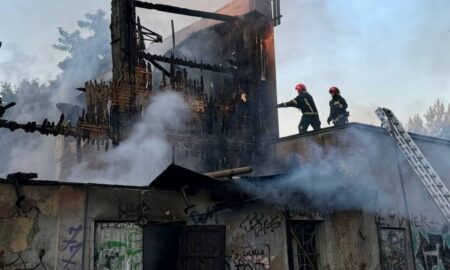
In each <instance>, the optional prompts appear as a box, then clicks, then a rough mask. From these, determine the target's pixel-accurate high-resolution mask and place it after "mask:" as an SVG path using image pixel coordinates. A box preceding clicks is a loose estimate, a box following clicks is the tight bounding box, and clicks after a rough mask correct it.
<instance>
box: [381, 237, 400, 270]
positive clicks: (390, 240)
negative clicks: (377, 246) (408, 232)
mask: <svg viewBox="0 0 450 270" xmlns="http://www.w3.org/2000/svg"><path fill="white" fill-rule="evenodd" d="M380 238H381V239H380V240H381V263H382V269H383V270H406V269H407V262H406V241H405V230H402V229H387V228H382V229H380Z"/></svg>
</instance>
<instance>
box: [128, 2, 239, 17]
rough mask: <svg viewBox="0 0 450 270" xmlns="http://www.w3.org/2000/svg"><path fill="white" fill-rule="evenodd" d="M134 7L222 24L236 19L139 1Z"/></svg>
mask: <svg viewBox="0 0 450 270" xmlns="http://www.w3.org/2000/svg"><path fill="white" fill-rule="evenodd" d="M136 7H140V8H145V9H154V10H158V11H162V12H169V13H175V14H181V15H186V16H193V17H200V18H205V19H211V20H217V21H224V22H230V21H234V20H236V17H234V16H228V15H223V14H218V13H212V12H205V11H200V10H193V9H187V8H180V7H174V6H169V5H162V4H153V3H147V2H141V1H136Z"/></svg>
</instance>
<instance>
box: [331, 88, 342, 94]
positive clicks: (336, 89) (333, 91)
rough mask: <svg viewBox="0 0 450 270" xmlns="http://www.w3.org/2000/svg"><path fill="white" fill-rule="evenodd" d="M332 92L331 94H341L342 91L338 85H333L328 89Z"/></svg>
mask: <svg viewBox="0 0 450 270" xmlns="http://www.w3.org/2000/svg"><path fill="white" fill-rule="evenodd" d="M328 92H330V94H332V93H335V94H340V93H341V92H340V91H339V88H337V87H336V86H333V87H331V88H330V90H329V91H328Z"/></svg>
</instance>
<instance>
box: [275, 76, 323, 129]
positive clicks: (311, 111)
mask: <svg viewBox="0 0 450 270" xmlns="http://www.w3.org/2000/svg"><path fill="white" fill-rule="evenodd" d="M295 90H297V93H298V96H297V97H296V98H294V99H293V100H291V101H289V102H283V103H280V104H278V105H277V108H285V107H295V108H297V109H299V110H300V111H301V112H302V119H301V120H300V124H299V125H298V132H299V133H305V132H306V131H307V130H308V127H309V125H311V126H312V127H313V129H314V130H319V129H320V120H319V113H318V112H317V108H316V104H315V103H314V99H313V97H312V96H311V95H310V94H309V93H308V92H307V91H306V86H305V85H304V84H301V83H300V84H297V85H296V86H295Z"/></svg>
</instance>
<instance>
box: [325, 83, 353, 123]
mask: <svg viewBox="0 0 450 270" xmlns="http://www.w3.org/2000/svg"><path fill="white" fill-rule="evenodd" d="M329 92H330V95H331V100H330V116H328V119H327V123H328V124H330V122H333V124H334V126H342V125H345V124H347V123H348V116H349V115H350V114H349V113H348V112H347V102H346V101H345V99H344V98H343V97H342V96H341V92H340V91H339V88H337V87H335V86H333V87H331V88H330V90H329Z"/></svg>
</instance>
